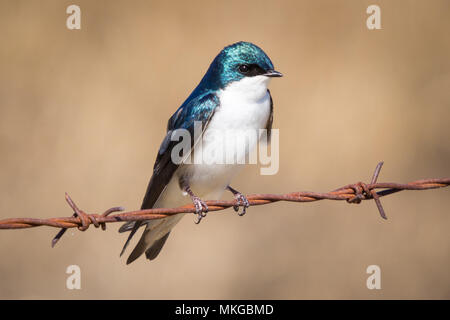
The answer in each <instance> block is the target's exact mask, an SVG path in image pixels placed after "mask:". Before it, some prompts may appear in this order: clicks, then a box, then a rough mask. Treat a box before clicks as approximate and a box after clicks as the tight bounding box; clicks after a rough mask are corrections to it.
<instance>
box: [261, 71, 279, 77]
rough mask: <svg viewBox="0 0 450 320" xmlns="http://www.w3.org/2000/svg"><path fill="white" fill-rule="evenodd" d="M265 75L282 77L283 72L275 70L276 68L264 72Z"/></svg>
mask: <svg viewBox="0 0 450 320" xmlns="http://www.w3.org/2000/svg"><path fill="white" fill-rule="evenodd" d="M263 76H266V77H273V78H279V77H282V76H283V74H282V73H281V72H278V71H275V70H267V72H266V73H264V74H263Z"/></svg>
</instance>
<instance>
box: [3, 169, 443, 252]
mask: <svg viewBox="0 0 450 320" xmlns="http://www.w3.org/2000/svg"><path fill="white" fill-rule="evenodd" d="M382 165H383V162H380V163H379V164H378V165H377V167H376V169H375V172H374V174H373V176H372V180H371V182H370V183H369V184H366V183H363V182H357V183H354V184H348V185H346V186H343V187H341V188H338V189H335V190H333V191H331V192H328V193H320V192H291V193H286V194H251V195H248V196H247V199H248V201H249V205H250V206H258V205H265V204H269V203H273V202H278V201H288V202H313V201H319V200H345V201H347V202H348V203H360V202H361V201H362V200H371V199H373V200H374V201H375V203H376V205H377V208H378V211H379V213H380V216H381V217H382V218H383V219H387V217H386V214H385V211H384V209H383V206H382V205H381V201H380V198H381V197H384V196H387V195H390V194H393V193H396V192H399V191H403V190H428V189H437V188H442V187H447V186H449V185H450V178H440V179H439V178H438V179H423V180H417V181H413V182H409V183H395V182H377V179H378V176H379V174H380V170H381V167H382ZM377 189H383V190H380V191H376V190H377ZM66 201H67V203H68V204H69V206H70V207H71V208H72V209H73V211H74V214H73V215H72V216H71V217H62V218H48V219H36V218H11V219H4V220H0V229H23V228H33V227H39V226H48V227H55V228H62V229H61V231H60V232H59V233H58V234H57V235H56V236H55V238H54V239H53V240H52V246H54V245H55V244H56V243H57V241H58V240H59V239H60V238H61V237H62V235H63V234H64V232H65V231H66V230H67V229H68V228H78V229H79V230H80V231H86V230H87V229H88V228H89V226H90V225H91V224H93V225H94V226H95V227H96V228H98V227H101V228H102V229H103V230H105V229H106V223H113V222H124V221H138V220H139V221H140V220H152V219H161V218H165V217H167V216H170V215H174V214H178V213H195V207H194V206H193V205H186V206H183V207H178V208H154V209H146V210H137V211H129V212H121V211H124V208H122V207H113V208H110V209H108V210H106V211H105V212H104V213H102V214H87V213H86V212H84V211H83V210H81V209H79V208H78V207H77V205H76V204H75V202H74V201H73V200H72V199H71V198H70V196H69V195H68V194H67V193H66ZM205 202H206V204H207V205H208V208H209V210H208V212H213V211H221V210H225V209H227V208H230V207H233V208H235V207H236V206H237V205H238V203H237V201H236V200H231V201H220V200H210V201H205ZM114 212H121V213H115V214H113V213H114Z"/></svg>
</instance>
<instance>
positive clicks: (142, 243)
mask: <svg viewBox="0 0 450 320" xmlns="http://www.w3.org/2000/svg"><path fill="white" fill-rule="evenodd" d="M150 231H151V230H150V229H145V231H144V233H143V234H142V236H141V239H139V242H138V243H137V245H136V247H135V248H134V249H133V251H132V252H131V254H130V256H129V257H128V259H127V264H130V263H132V262H133V261H134V260H136V259H137V258H139V257H140V256H141V255H142V254H143V253H144V251H145V250H146V249H147V248H148V243H147V241H146V237H147V234H148V233H149V232H150ZM130 236H131V235H130ZM129 238H131V237H129ZM127 244H128V241H127V243H126V244H125V246H124V248H123V250H122V253H123V251H124V250H125V248H126V246H127Z"/></svg>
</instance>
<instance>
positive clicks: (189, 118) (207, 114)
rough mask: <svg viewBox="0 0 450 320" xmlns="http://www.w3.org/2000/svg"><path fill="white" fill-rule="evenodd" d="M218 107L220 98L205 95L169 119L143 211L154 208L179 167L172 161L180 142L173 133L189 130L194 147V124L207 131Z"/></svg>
mask: <svg viewBox="0 0 450 320" xmlns="http://www.w3.org/2000/svg"><path fill="white" fill-rule="evenodd" d="M218 106H219V98H218V97H217V96H216V95H215V94H214V93H205V94H203V95H200V96H198V97H196V98H193V99H191V100H188V101H187V102H185V103H184V104H183V105H182V106H181V107H180V108H178V110H177V111H176V112H175V113H174V114H173V115H172V117H171V118H170V119H169V122H168V123H167V134H166V137H165V138H164V140H163V142H162V143H161V147H160V148H159V151H158V156H157V157H156V161H155V165H154V166H153V175H152V178H151V179H150V183H149V185H148V188H147V192H146V194H145V197H144V201H143V203H142V207H141V208H142V209H150V208H152V207H153V205H154V204H155V202H156V200H157V199H158V197H159V195H160V194H161V192H162V191H163V190H164V187H165V186H166V185H167V184H168V183H169V181H170V179H171V178H172V175H173V173H174V172H175V170H176V169H177V168H178V166H179V164H175V163H173V162H172V159H171V153H172V149H173V147H174V146H175V145H176V144H177V143H178V141H171V139H170V138H171V136H172V133H173V132H174V131H175V130H177V129H186V130H188V131H189V132H190V134H191V139H192V140H191V146H194V144H195V141H193V139H194V122H195V121H201V122H202V126H203V129H205V128H206V126H207V125H208V123H209V121H210V119H211V118H212V116H213V114H214V111H215V109H216V108H217V107H218Z"/></svg>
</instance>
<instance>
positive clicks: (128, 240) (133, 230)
mask: <svg viewBox="0 0 450 320" xmlns="http://www.w3.org/2000/svg"><path fill="white" fill-rule="evenodd" d="M132 222H135V223H134V224H132V225H131V224H130V225H131V226H132V228H133V229H132V230H131V232H130V234H129V235H128V239H127V241H126V242H125V244H124V245H123V248H122V251H121V252H120V256H122V255H123V253H124V252H125V249H126V248H127V247H128V245H129V244H130V240H131V238H133V236H134V234H135V233H136V231H137V230H138V229H139V227H140V226H141V225H142V221H132ZM123 226H125V225H123ZM119 232H120V230H119ZM141 240H142V238H141Z"/></svg>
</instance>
